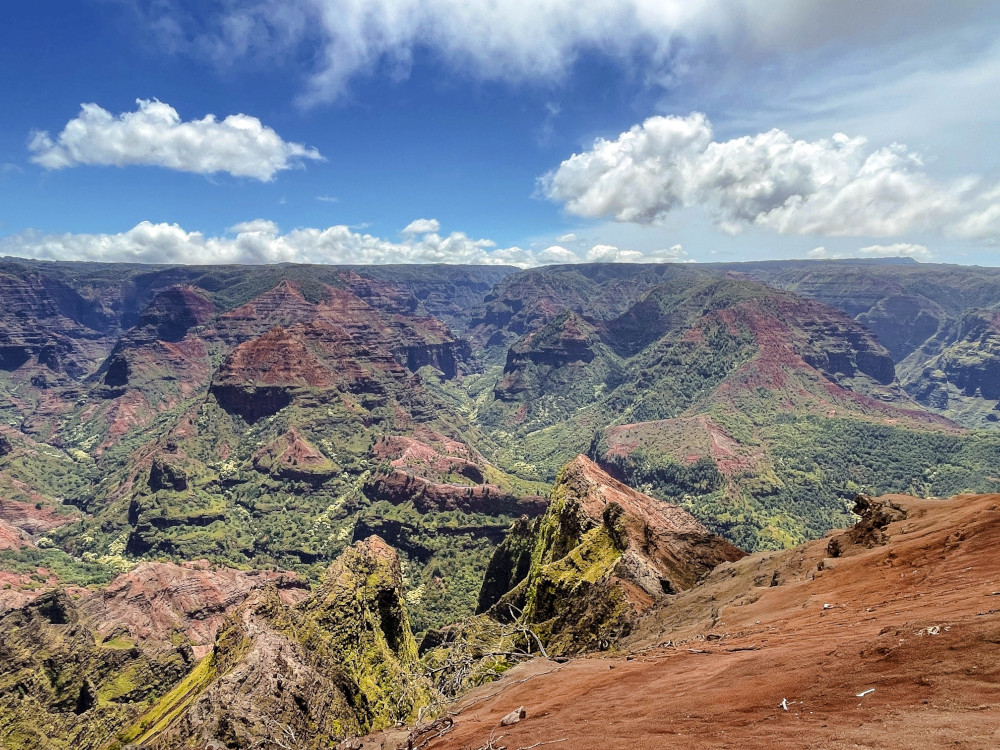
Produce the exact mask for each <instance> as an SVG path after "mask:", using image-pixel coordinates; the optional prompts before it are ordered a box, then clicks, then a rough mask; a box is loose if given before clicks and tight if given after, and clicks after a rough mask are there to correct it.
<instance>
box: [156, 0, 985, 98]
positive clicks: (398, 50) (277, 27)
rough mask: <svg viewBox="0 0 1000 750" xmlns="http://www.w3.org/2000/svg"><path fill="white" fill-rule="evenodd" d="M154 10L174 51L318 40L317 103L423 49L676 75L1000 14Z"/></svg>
mask: <svg viewBox="0 0 1000 750" xmlns="http://www.w3.org/2000/svg"><path fill="white" fill-rule="evenodd" d="M150 5H151V6H152V7H153V8H156V9H157V10H156V11H153V12H151V14H150V15H151V16H152V17H151V18H150V24H151V25H154V26H155V27H156V31H157V33H158V35H159V36H161V37H162V39H163V43H164V44H165V45H166V46H167V47H168V48H170V49H182V48H187V49H188V51H190V52H193V53H196V54H202V55H205V56H208V57H209V58H211V59H214V60H216V61H218V62H220V63H222V64H228V63H231V62H232V61H233V60H234V59H235V58H238V57H241V56H244V55H253V56H256V57H259V58H263V59H267V58H274V57H280V56H281V55H283V54H285V55H287V53H288V51H289V50H294V49H295V48H297V46H298V45H301V44H308V45H310V52H311V54H310V57H313V58H315V59H316V60H317V66H316V68H315V69H314V70H313V71H312V74H311V78H310V80H309V83H308V90H307V92H306V93H305V95H304V96H303V100H304V101H305V102H306V103H317V102H323V101H330V100H332V99H335V98H336V97H337V96H339V95H341V94H342V93H343V92H344V91H345V90H346V88H347V86H348V83H349V82H350V81H351V79H353V78H354V77H356V76H358V75H361V74H365V73H371V72H373V71H377V70H384V71H389V72H390V73H391V74H394V75H396V76H405V75H406V74H407V73H408V72H409V67H410V65H411V64H412V60H413V57H414V53H415V51H416V50H418V49H420V50H426V51H429V52H430V53H431V54H432V55H434V56H435V57H437V58H439V59H441V60H443V61H445V62H446V63H447V64H448V65H449V66H450V67H452V69H456V70H461V71H463V72H464V73H465V74H466V75H469V76H473V77H477V78H480V79H489V80H504V81H511V82H521V81H525V80H538V79H544V80H558V79H560V78H562V77H564V76H565V75H566V74H567V72H568V71H569V70H570V69H571V68H572V66H573V65H574V63H575V62H576V60H577V59H578V58H579V56H580V55H581V54H583V53H587V52H598V53H601V54H603V55H605V56H607V57H610V58H612V59H616V60H621V61H623V62H625V63H630V62H633V61H636V60H640V61H641V62H642V63H643V65H642V69H644V70H645V71H647V72H648V74H649V76H650V77H651V78H656V79H660V80H675V79H676V77H677V76H678V75H683V73H684V72H685V69H687V70H690V69H692V68H697V67H698V66H697V64H692V63H691V62H690V61H689V58H692V57H694V58H696V59H697V58H698V54H699V53H700V55H701V57H702V58H704V57H710V56H713V55H715V56H719V55H718V50H720V49H721V50H725V51H726V54H725V55H724V56H722V57H724V59H725V60H726V61H728V63H729V65H730V66H732V67H735V68H738V67H740V65H741V63H743V62H745V61H757V60H758V58H759V57H760V56H761V55H767V54H772V53H775V52H778V53H781V52H802V53H806V54H811V53H814V52H815V51H816V50H828V49H830V48H837V47H843V46H850V47H852V48H860V49H873V48H883V47H893V48H895V47H898V46H899V45H900V44H902V43H905V42H907V41H910V40H914V39H916V40H918V41H921V42H923V44H922V45H920V46H922V47H923V48H924V49H926V48H927V46H928V44H927V38H928V37H934V38H947V35H948V33H949V32H951V33H952V34H954V33H955V30H956V29H960V28H968V27H973V28H975V26H974V25H973V24H974V22H978V25H979V26H981V25H982V24H983V23H984V20H983V18H982V17H983V16H987V17H989V16H991V14H992V13H991V10H990V9H989V8H985V9H984V8H982V7H976V6H981V5H983V4H977V3H957V4H956V3H947V4H946V3H940V2H935V0H880V1H879V2H852V3H851V4H850V7H849V9H847V10H845V9H844V7H843V4H841V3H831V2H829V1H828V0H795V1H794V2H793V1H791V0H780V1H777V2H770V3H761V2H759V0H702V2H692V1H691V0H545V2H535V1H534V0H505V2H496V0H393V2H348V1H346V0H246V1H245V2H241V3H226V4H224V5H223V8H224V10H223V11H222V12H221V13H219V14H216V15H214V16H212V15H209V14H199V16H198V17H197V18H195V17H194V15H193V14H190V13H187V12H184V11H181V10H178V9H177V8H176V7H175V3H173V2H171V0H159V1H158V2H156V3H150ZM163 8H166V9H167V10H166V11H165V14H164V11H163V10H162V9H163ZM206 15H207V16H208V17H207V21H206V18H205V16H206ZM312 45H318V47H319V52H318V53H315V54H312V53H313V52H314V50H315V47H313V46H312ZM914 46H917V45H915V44H914ZM685 63H687V64H686V65H685Z"/></svg>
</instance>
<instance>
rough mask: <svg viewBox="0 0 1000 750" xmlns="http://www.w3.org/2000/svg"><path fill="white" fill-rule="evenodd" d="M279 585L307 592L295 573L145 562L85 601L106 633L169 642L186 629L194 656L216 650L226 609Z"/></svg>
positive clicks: (288, 591)
mask: <svg viewBox="0 0 1000 750" xmlns="http://www.w3.org/2000/svg"><path fill="white" fill-rule="evenodd" d="M268 586H275V587H277V589H278V592H279V595H280V597H281V599H282V601H283V602H284V603H285V604H287V605H293V604H297V603H298V602H300V601H302V600H304V599H305V598H307V597H308V595H309V592H308V589H307V588H306V586H305V583H304V582H303V581H302V580H301V579H300V578H298V577H297V576H295V575H294V574H291V573H284V572H271V571H259V570H251V571H243V570H236V569H233V568H223V567H219V568H213V567H212V566H210V565H209V564H208V563H207V562H206V561H202V562H196V563H185V564H183V565H175V564H173V563H154V562H144V563H140V564H139V565H137V566H136V567H135V568H133V569H132V570H131V571H129V572H128V573H125V574H123V575H120V576H118V577H117V578H115V579H114V580H113V581H111V582H110V583H109V584H108V585H107V586H106V587H104V588H103V589H101V590H98V591H95V592H92V593H90V594H88V595H87V596H86V597H85V598H84V599H83V600H82V601H81V602H80V611H81V612H83V613H85V614H86V615H87V616H88V617H90V618H91V619H92V621H93V623H94V625H95V627H96V629H97V631H98V632H99V633H100V634H101V636H102V637H104V638H108V637H111V636H113V635H114V634H116V633H119V632H124V633H127V634H128V637H130V638H132V639H134V640H137V641H142V642H144V643H145V644H150V643H152V642H156V641H159V642H162V643H164V644H169V643H170V637H171V634H172V633H173V632H175V631H181V632H183V633H184V634H185V635H186V636H187V637H188V638H189V639H190V640H191V641H192V643H193V644H194V651H195V656H196V657H197V658H201V657H202V656H204V655H205V654H207V653H208V652H209V651H211V648H212V644H213V643H214V641H215V635H216V633H217V632H218V630H219V627H220V626H221V625H222V622H223V620H224V619H225V616H226V614H227V613H228V612H229V611H230V610H232V609H233V608H235V607H236V606H237V605H239V604H241V603H242V602H243V601H244V600H245V599H246V598H247V596H248V595H249V594H250V593H251V592H252V591H255V590H257V589H262V588H265V587H268Z"/></svg>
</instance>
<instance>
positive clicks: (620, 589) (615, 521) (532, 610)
mask: <svg viewBox="0 0 1000 750" xmlns="http://www.w3.org/2000/svg"><path fill="white" fill-rule="evenodd" d="M512 531H513V535H514V538H513V539H511V541H510V544H509V545H508V550H509V551H510V552H514V551H515V550H523V548H524V547H525V545H526V543H527V542H526V540H525V539H524V535H525V529H524V528H523V527H517V526H515V528H514V529H513V530H512ZM534 537H535V539H534V548H533V550H532V553H531V563H530V568H529V571H528V574H527V576H526V577H525V578H524V579H523V580H522V581H520V582H519V583H518V584H517V585H516V586H515V587H514V588H512V589H511V590H510V591H508V592H507V593H506V594H504V595H503V596H502V597H501V598H500V599H499V600H498V601H497V603H496V604H495V605H493V609H492V612H493V613H494V614H495V615H496V616H498V617H504V616H506V615H507V613H505V611H504V610H505V608H506V609H508V610H509V609H510V608H511V607H515V608H518V609H523V617H524V619H525V620H526V621H527V622H530V623H533V624H534V625H535V626H536V628H537V629H538V630H539V632H541V633H542V634H543V638H544V639H545V640H547V641H548V644H549V650H550V651H551V652H554V653H560V652H562V653H565V652H573V651H580V650H587V649H594V648H607V647H608V646H610V645H611V644H612V643H614V642H615V641H616V640H617V639H619V638H621V637H622V636H623V635H625V634H627V633H628V632H629V630H630V628H631V626H632V623H633V622H634V619H635V617H636V616H637V615H638V614H639V613H640V612H642V611H643V610H644V609H646V608H647V607H649V606H650V605H651V604H652V603H653V602H656V601H658V600H660V599H662V598H663V597H664V596H667V595H670V594H674V593H676V592H678V591H681V590H684V589H688V588H690V587H692V586H693V585H694V584H695V583H697V581H698V580H699V579H700V578H702V577H703V576H705V575H706V574H707V573H709V572H710V571H711V570H712V569H713V568H714V567H715V566H716V565H718V564H720V563H722V562H727V561H733V560H738V559H740V558H741V557H743V556H744V555H745V553H744V552H743V551H742V550H739V549H737V548H736V547H734V546H733V545H731V544H730V543H729V542H726V541H725V540H723V539H721V538H720V537H718V536H716V535H714V534H712V533H711V532H709V531H708V529H706V528H705V527H704V526H702V525H701V523H699V522H698V521H697V520H696V519H695V518H694V517H693V516H691V514H689V513H687V511H684V510H682V509H681V508H678V507H677V506H674V505H671V504H669V503H665V502H662V501H659V500H656V499H654V498H651V497H649V496H647V495H643V494H641V493H639V492H636V491H635V490H633V489H631V488H629V487H627V486H625V485H624V484H622V483H621V482H618V481H616V480H615V479H613V478H612V477H610V476H609V475H608V474H607V473H605V472H604V471H603V470H602V469H601V468H600V467H598V466H597V465H596V464H595V463H593V462H592V461H591V460H590V459H588V458H586V457H585V456H578V457H577V458H576V459H574V460H573V461H572V462H570V463H569V464H567V465H566V466H565V467H564V468H563V470H562V472H560V475H559V478H558V480H557V481H556V485H555V488H554V489H553V491H552V499H551V501H550V502H549V507H548V510H547V511H546V513H545V515H544V516H543V517H542V518H541V519H540V520H539V521H538V524H537V530H536V531H535V532H534ZM520 556H521V555H520V554H513V555H512V556H511V560H514V559H515V558H519V557H520ZM503 566H504V563H503V561H498V563H497V565H496V566H495V568H494V571H495V573H501V572H502V571H501V570H500V569H501V568H502V567H503ZM498 578H499V576H498V575H494V576H492V577H491V579H490V580H491V581H492V582H494V583H495V582H496V580H497V579H498ZM497 591H498V588H497V587H495V586H494V588H493V590H492V591H490V592H487V593H486V594H485V595H484V596H485V599H486V600H489V599H492V598H495V597H496V594H497Z"/></svg>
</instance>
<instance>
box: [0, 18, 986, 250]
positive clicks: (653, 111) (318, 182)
mask: <svg viewBox="0 0 1000 750" xmlns="http://www.w3.org/2000/svg"><path fill="white" fill-rule="evenodd" d="M998 30H1000V8H998V7H997V6H996V4H994V3H988V2H982V3H972V2H970V3H958V4H955V3H946V2H931V1H930V0H883V1H882V2H880V3H870V2H861V0H843V1H841V2H832V1H830V0H826V1H824V2H820V1H819V0H795V1H794V2H793V0H775V1H774V2H768V3H761V2H750V0H706V2H702V3H690V2H686V1H682V0H656V1H655V2H654V1H653V0H574V1H573V2H570V1H569V0H549V1H548V2H544V3H543V2H526V1H523V0H507V2H505V3H491V2H488V1H487V0H465V1H464V2H459V1H458V0H393V1H392V2H370V3H359V2H351V1H350V0H282V1H281V2H279V1H278V0H244V1H243V2H235V1H232V2H231V1H229V0H224V1H220V0H215V1H214V2H209V1H207V0H206V1H204V2H189V1H187V0H185V1H181V0H75V1H73V2H70V1H68V0H36V1H35V2H31V3H17V2H15V3H8V4H7V5H6V6H5V8H4V13H3V23H2V24H0V96H2V97H3V100H4V101H3V103H2V111H3V113H4V115H3V117H0V255H4V254H9V255H20V256H29V257H39V258H65V259H92V260H98V259H103V260H142V261H147V262H276V261H284V260H293V261H306V262H411V261H413V262H427V261H447V262H513V263H518V264H521V265H535V264H539V263H546V262H572V261H579V260H603V261H612V260H619V261H628V260H633V261H634V260H656V261H670V260H677V261H701V262H704V261H712V260H749V259H759V258H780V257H837V256H863V257H872V256H878V255H895V254H906V255H911V256H913V257H916V258H918V259H920V260H933V261H939V262H961V263H978V264H984V265H997V264H1000V252H998V249H997V240H998V238H1000V149H997V148H996V134H997V133H998V132H1000V130H998V126H1000V101H998V98H997V97H996V96H995V94H994V89H995V88H996V86H997V82H998V80H1000V44H998V41H997V39H998V37H1000V35H998V34H997V31H998ZM85 104H86V105H90V106H89V108H88V109H87V110H86V112H83V111H82V110H81V105H85ZM209 115H212V116H214V117H213V119H211V120H206V119H205V118H206V116H209ZM227 118H231V119H228V120H227ZM838 134H843V135H838ZM598 139H600V140H598Z"/></svg>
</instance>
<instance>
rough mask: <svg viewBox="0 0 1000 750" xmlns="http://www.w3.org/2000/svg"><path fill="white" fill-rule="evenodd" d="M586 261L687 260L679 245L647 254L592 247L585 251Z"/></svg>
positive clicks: (599, 246) (650, 261)
mask: <svg viewBox="0 0 1000 750" xmlns="http://www.w3.org/2000/svg"><path fill="white" fill-rule="evenodd" d="M586 259H587V262H588V263H679V262H686V261H687V260H688V258H687V253H686V252H685V251H684V248H683V247H681V246H680V245H674V246H672V247H669V248H667V249H665V250H659V251H654V252H648V253H642V252H639V251H638V250H620V249H619V248H617V247H615V246H614V245H594V246H593V247H592V248H590V250H588V251H587V256H586Z"/></svg>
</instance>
